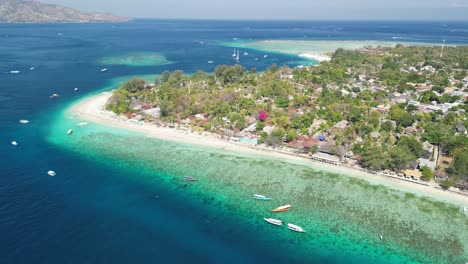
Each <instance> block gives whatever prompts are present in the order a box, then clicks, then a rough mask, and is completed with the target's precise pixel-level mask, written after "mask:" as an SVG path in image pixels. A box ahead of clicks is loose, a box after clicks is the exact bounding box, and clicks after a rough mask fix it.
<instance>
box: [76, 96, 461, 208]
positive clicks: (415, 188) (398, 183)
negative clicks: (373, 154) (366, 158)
mask: <svg viewBox="0 0 468 264" xmlns="http://www.w3.org/2000/svg"><path fill="white" fill-rule="evenodd" d="M111 96H112V92H110V91H108V92H101V93H98V94H95V95H91V96H89V97H87V98H85V99H83V100H81V101H79V102H77V103H75V104H73V105H72V106H71V107H70V108H69V112H70V113H71V114H72V115H73V116H76V117H77V118H79V119H82V120H84V121H89V122H94V123H97V124H101V125H105V126H110V127H115V128H119V129H124V130H129V131H135V132H141V133H143V134H144V135H145V136H147V137H152V138H158V139H162V140H168V141H175V142H179V143H187V144H191V145H201V146H206V147H211V148H214V149H222V150H223V151H232V152H237V153H244V154H254V155H255V154H258V155H261V156H263V157H268V158H273V159H279V160H282V161H288V162H295V163H300V164H305V165H310V166H314V167H315V168H316V169H320V168H318V167H317V165H320V167H321V168H322V169H324V170H327V171H330V172H333V173H340V174H343V175H346V176H350V177H355V178H359V179H363V180H366V181H367V182H369V183H371V184H377V185H384V186H386V187H389V188H393V189H397V190H400V191H404V192H411V193H414V194H417V195H420V196H424V197H428V198H431V199H435V200H438V201H443V202H447V203H450V204H454V205H457V206H464V205H466V204H467V203H468V198H467V197H466V196H463V195H462V194H457V193H454V192H449V191H444V190H441V189H436V188H434V187H435V186H428V185H422V184H418V183H415V182H409V181H405V180H403V179H396V178H392V177H388V176H385V175H383V174H371V173H369V172H366V171H363V170H359V169H358V168H353V167H349V166H345V165H330V164H325V163H320V162H315V161H312V160H311V159H309V158H308V157H307V156H305V155H304V156H299V155H295V154H294V153H292V152H291V153H287V152H284V151H278V150H273V149H266V148H259V147H256V146H253V145H245V144H239V143H233V142H230V141H229V140H225V139H221V138H216V137H214V136H213V135H209V134H208V133H206V132H204V133H203V134H202V135H200V134H197V133H189V132H186V131H180V130H176V129H175V128H168V127H160V126H156V125H152V124H148V123H135V122H131V121H130V120H125V119H122V118H119V117H118V116H116V115H115V114H114V113H112V112H109V111H106V110H104V105H105V103H106V102H107V100H108V99H109V98H110V97H111ZM77 132H78V133H79V131H77Z"/></svg>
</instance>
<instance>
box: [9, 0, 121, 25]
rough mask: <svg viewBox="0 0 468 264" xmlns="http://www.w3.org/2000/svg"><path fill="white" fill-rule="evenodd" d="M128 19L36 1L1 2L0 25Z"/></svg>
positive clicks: (13, 0) (12, 0) (119, 20)
mask: <svg viewBox="0 0 468 264" xmlns="http://www.w3.org/2000/svg"><path fill="white" fill-rule="evenodd" d="M126 21H128V19H127V18H124V17H118V16H114V15H111V14H106V13H88V12H82V11H78V10H76V9H72V8H68V7H64V6H60V5H51V4H43V3H41V2H39V1H35V0H0V23H54V22H56V23H60V22H62V23H63V22H78V23H85V22H126Z"/></svg>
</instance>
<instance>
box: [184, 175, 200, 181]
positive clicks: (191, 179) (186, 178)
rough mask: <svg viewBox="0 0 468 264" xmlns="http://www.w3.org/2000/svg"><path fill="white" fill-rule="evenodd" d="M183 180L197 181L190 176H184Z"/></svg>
mask: <svg viewBox="0 0 468 264" xmlns="http://www.w3.org/2000/svg"><path fill="white" fill-rule="evenodd" d="M184 180H186V181H196V180H197V179H196V178H194V177H192V176H185V177H184Z"/></svg>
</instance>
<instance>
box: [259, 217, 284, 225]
mask: <svg viewBox="0 0 468 264" xmlns="http://www.w3.org/2000/svg"><path fill="white" fill-rule="evenodd" d="M263 220H265V221H267V222H268V223H270V224H272V225H277V226H280V225H283V221H281V220H278V219H273V218H263Z"/></svg>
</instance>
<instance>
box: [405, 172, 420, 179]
mask: <svg viewBox="0 0 468 264" xmlns="http://www.w3.org/2000/svg"><path fill="white" fill-rule="evenodd" d="M403 173H404V174H405V178H408V179H411V180H416V181H419V180H420V179H421V176H422V173H421V172H420V171H419V170H405V171H403Z"/></svg>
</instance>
